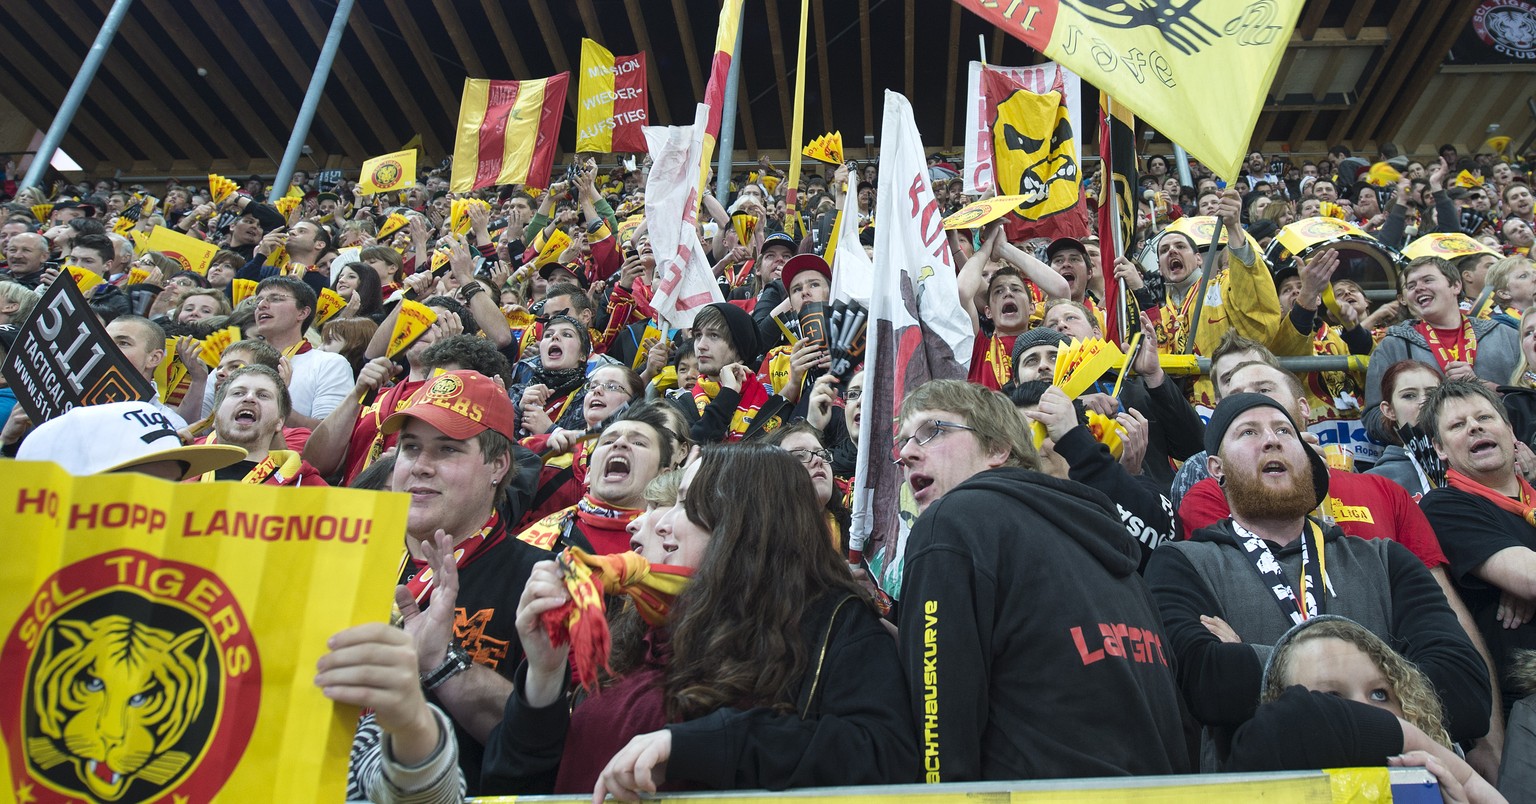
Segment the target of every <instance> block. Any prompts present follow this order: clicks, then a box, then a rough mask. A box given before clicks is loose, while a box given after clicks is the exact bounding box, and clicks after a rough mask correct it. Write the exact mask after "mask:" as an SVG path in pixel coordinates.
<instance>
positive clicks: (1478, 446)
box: [1467, 438, 1499, 458]
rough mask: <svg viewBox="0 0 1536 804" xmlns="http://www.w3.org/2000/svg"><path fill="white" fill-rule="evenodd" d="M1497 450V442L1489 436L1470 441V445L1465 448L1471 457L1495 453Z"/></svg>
mask: <svg viewBox="0 0 1536 804" xmlns="http://www.w3.org/2000/svg"><path fill="white" fill-rule="evenodd" d="M1498 451H1499V442H1497V441H1495V440H1493V439H1491V438H1479V439H1477V440H1476V441H1473V442H1472V446H1471V448H1469V449H1468V450H1467V454H1469V455H1471V456H1472V457H1473V458H1482V457H1486V456H1489V455H1494V454H1497V453H1498Z"/></svg>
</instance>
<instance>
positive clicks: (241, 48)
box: [204, 13, 364, 154]
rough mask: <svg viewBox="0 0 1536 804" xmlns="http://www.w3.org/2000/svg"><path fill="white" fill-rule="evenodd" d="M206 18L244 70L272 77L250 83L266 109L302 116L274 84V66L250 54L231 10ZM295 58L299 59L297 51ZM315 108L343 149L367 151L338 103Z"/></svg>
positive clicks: (288, 118) (289, 116)
mask: <svg viewBox="0 0 1536 804" xmlns="http://www.w3.org/2000/svg"><path fill="white" fill-rule="evenodd" d="M204 19H206V20H207V21H208V25H209V26H210V27H211V28H213V34H214V36H216V37H218V40H219V47H220V48H221V49H222V50H223V52H225V53H228V54H230V55H231V56H232V57H233V58H234V59H235V63H236V64H237V65H239V67H240V70H241V72H243V73H244V74H245V75H247V76H252V75H261V76H272V78H273V80H266V81H253V82H251V83H253V84H255V85H256V91H257V92H259V93H261V97H262V98H263V99H264V100H265V101H266V103H267V108H269V109H271V110H272V113H273V114H274V115H275V116H276V119H278V120H281V121H283V122H284V123H285V124H286V123H288V122H290V121H292V120H295V119H297V118H298V116H299V112H298V109H297V108H295V107H294V105H293V104H292V103H289V102H288V98H287V96H285V95H284V94H283V93H282V92H281V91H280V90H278V88H277V85H276V84H275V83H274V82H275V80H276V78H277V73H276V72H275V71H274V70H273V68H272V65H270V64H264V63H262V62H260V61H258V60H257V58H256V56H255V55H254V54H253V53H251V49H250V48H249V47H247V46H246V44H245V40H244V39H242V38H241V36H240V33H239V32H238V31H236V30H235V26H234V24H233V23H231V22H230V20H229V15H228V13H221V14H207V15H204ZM275 44H276V43H274V47H275ZM283 45H284V46H285V47H288V48H289V49H290V50H291V49H292V48H291V46H290V45H288V43H287V40H284V41H283ZM294 58H297V55H296V54H295V56H294ZM289 71H290V73H292V74H294V81H295V83H296V84H298V85H299V86H304V84H303V79H301V77H300V76H299V75H298V73H297V70H295V69H294V68H293V66H292V65H289ZM316 111H317V112H318V114H319V117H320V124H321V125H322V126H323V127H324V128H325V131H326V132H327V133H328V134H330V135H331V136H332V137H333V138H335V140H336V141H337V143H338V144H339V145H340V146H341V149H342V150H343V151H346V152H347V153H350V154H359V153H363V152H364V148H363V145H362V143H361V142H360V141H359V140H358V139H357V134H355V133H353V128H354V127H355V126H356V125H357V124H356V122H355V121H346V120H342V119H341V113H340V112H338V111H337V110H336V106H335V104H331V103H322V104H320V108H319V109H318V110H316Z"/></svg>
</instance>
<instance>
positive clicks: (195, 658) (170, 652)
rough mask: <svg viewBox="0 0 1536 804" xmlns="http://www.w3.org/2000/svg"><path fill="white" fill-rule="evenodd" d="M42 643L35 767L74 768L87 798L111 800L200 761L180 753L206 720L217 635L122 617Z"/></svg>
mask: <svg viewBox="0 0 1536 804" xmlns="http://www.w3.org/2000/svg"><path fill="white" fill-rule="evenodd" d="M42 642H43V645H44V647H43V650H42V651H41V653H40V654H39V656H38V660H37V665H36V666H37V672H36V675H35V676H34V677H33V679H32V683H31V695H32V698H33V700H34V702H35V705H36V707H37V711H38V713H39V718H38V720H39V722H38V730H39V731H40V732H41V735H40V736H33V737H30V738H29V739H28V740H27V753H28V754H29V755H30V757H31V759H32V761H33V762H34V763H36V764H37V765H38V766H39V767H42V768H44V769H47V768H51V767H54V766H57V765H59V764H62V763H64V762H66V761H67V762H70V763H73V765H74V769H75V774H76V775H77V776H78V777H79V781H80V782H81V783H83V785H84V791H86V792H88V793H89V794H90V796H92V797H94V798H96V799H99V800H102V801H116V800H118V799H120V798H123V796H124V794H125V793H127V792H128V789H129V787H130V786H132V785H133V784H134V782H135V781H138V780H143V781H144V782H147V783H149V784H150V785H154V786H161V785H165V784H166V783H167V782H170V781H171V780H173V779H174V778H176V777H178V776H180V775H181V774H182V772H183V771H184V770H186V769H187V765H188V764H189V763H190V762H191V760H192V758H193V755H192V754H190V753H188V752H186V751H177V750H172V749H173V748H175V747H176V746H177V744H178V743H180V742H181V741H182V738H183V737H185V736H186V735H187V731H188V728H189V727H190V726H191V725H192V724H193V723H194V722H196V721H197V720H198V719H199V715H200V714H201V713H202V709H203V704H204V701H205V700H206V697H207V695H206V693H207V690H208V685H209V684H208V682H209V679H208V675H209V671H208V663H209V662H208V660H209V653H210V651H212V650H213V648H211V647H210V645H211V643H212V642H213V635H212V634H210V633H208V632H207V631H206V630H203V629H201V628H194V629H192V630H188V631H185V632H182V633H179V634H178V633H172V632H171V631H167V630H164V629H160V628H154V627H151V626H149V625H146V624H144V623H141V622H138V621H136V620H132V619H129V618H128V617H124V616H122V615H117V614H113V615H108V616H105V617H101V618H99V619H97V620H94V621H90V622H87V621H84V620H64V619H61V620H57V621H55V622H54V624H53V625H52V626H51V627H50V628H49V629H48V631H47V632H46V633H45V634H44V635H43V640H42ZM141 792H142V791H141ZM134 798H135V799H136V798H137V796H135V797H134Z"/></svg>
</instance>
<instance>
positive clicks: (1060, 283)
mask: <svg viewBox="0 0 1536 804" xmlns="http://www.w3.org/2000/svg"><path fill="white" fill-rule="evenodd" d="M994 259H997V260H1004V261H1005V262H1006V264H1005V265H1003V267H1001V268H998V269H997V271H995V272H994V273H993V274H992V276H991V278H989V279H984V278H983V276H984V274H985V268H986V266H987V263H988V262H990V261H992V260H994ZM955 281H956V283H957V284H958V286H959V288H960V305H961V306H962V307H964V308H965V312H966V313H967V314H969V315H970V317H971V323H972V325H973V326H974V327H975V328H976V345H975V347H974V348H973V350H972V351H971V375H970V377H968V378H967V379H969V380H970V381H971V382H974V383H979V384H981V385H983V386H986V387H987V388H991V389H992V390H994V391H996V390H999V389H1001V388H1002V387H1003V385H1005V384H1006V383H1007V382H1008V380H1010V379H1012V378H1013V358H1012V355H1013V344H1014V340H1015V339H1017V338H1018V337H1019V335H1020V334H1021V333H1023V332H1024V330H1026V329H1029V323H1030V319H1031V318H1033V316H1034V311H1035V305H1034V296H1033V294H1032V293H1031V292H1030V283H1031V282H1032V283H1034V285H1035V286H1036V287H1038V288H1039V289H1040V291H1041V292H1043V293H1044V294H1045V297H1046V298H1048V299H1065V298H1067V297H1068V296H1069V295H1070V294H1071V292H1072V287H1071V285H1069V284H1068V283H1067V280H1066V279H1064V278H1062V276H1061V274H1058V273H1056V272H1055V271H1054V270H1052V269H1051V267H1050V266H1049V265H1046V264H1045V263H1043V262H1041V261H1039V260H1037V259H1035V258H1034V257H1031V256H1029V255H1027V254H1025V253H1024V252H1023V251H1020V250H1019V249H1018V248H1017V247H1016V246H1014V245H1013V244H1012V243H1009V242H1008V241H1007V240H1006V239H1005V238H1004V237H1003V231H1002V227H1000V226H997V227H993V228H992V229H991V231H990V232H988V234H987V237H986V240H985V241H983V242H982V245H981V248H979V249H977V250H976V253H975V254H973V255H971V258H970V259H969V260H967V261H966V263H965V266H964V267H962V268H961V269H960V273H959V275H958V276H957V277H956V278H955ZM983 283H985V285H986V288H987V295H986V297H985V299H986V301H985V304H983V305H982V306H981V308H980V309H977V304H978V302H977V295H978V291H979V290H980V289H981V287H982V285H983ZM982 316H986V318H987V320H989V321H991V323H992V331H991V333H990V334H988V333H987V331H986V329H985V328H984V327H983V325H982Z"/></svg>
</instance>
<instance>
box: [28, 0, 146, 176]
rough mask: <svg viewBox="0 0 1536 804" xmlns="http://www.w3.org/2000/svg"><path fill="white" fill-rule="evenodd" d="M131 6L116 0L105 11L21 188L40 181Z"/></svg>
mask: <svg viewBox="0 0 1536 804" xmlns="http://www.w3.org/2000/svg"><path fill="white" fill-rule="evenodd" d="M131 5H133V0H115V2H113V3H112V10H111V11H108V12H107V18H106V19H105V20H103V21H102V23H101V30H100V31H97V32H96V41H94V42H92V43H91V49H90V50H88V51H86V53H85V61H84V62H82V63H81V64H80V71H79V72H77V73H75V80H74V82H73V83H71V84H70V85H69V93H68V94H66V95H65V96H64V102H63V103H61V104H59V111H58V112H57V113H55V114H54V116H53V122H52V123H50V124H49V125H48V133H47V134H45V135H43V142H42V144H41V145H39V146H37V154H36V155H35V156H33V157H32V164H31V165H28V166H27V175H26V178H24V179H22V180H21V186H22V187H37V186H38V185H39V183H40V182H41V181H42V180H43V174H44V172H46V171H47V170H48V165H49V163H51V162H52V161H53V152H54V151H57V150H58V149H59V143H61V142H63V141H64V132H65V131H68V130H69V124H70V123H73V122H74V120H75V112H77V111H79V110H80V101H82V100H85V93H86V91H87V90H89V89H90V88H91V82H92V81H94V80H95V79H96V69H97V68H98V67H100V66H101V60H102V59H104V58H106V55H107V48H108V47H110V46H111V45H112V39H113V38H114V37H116V36H117V27H118V26H119V25H120V24H122V21H123V17H126V16H128V7H129V6H131Z"/></svg>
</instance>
